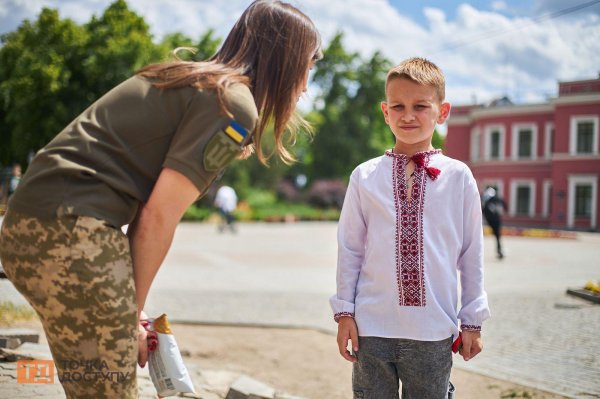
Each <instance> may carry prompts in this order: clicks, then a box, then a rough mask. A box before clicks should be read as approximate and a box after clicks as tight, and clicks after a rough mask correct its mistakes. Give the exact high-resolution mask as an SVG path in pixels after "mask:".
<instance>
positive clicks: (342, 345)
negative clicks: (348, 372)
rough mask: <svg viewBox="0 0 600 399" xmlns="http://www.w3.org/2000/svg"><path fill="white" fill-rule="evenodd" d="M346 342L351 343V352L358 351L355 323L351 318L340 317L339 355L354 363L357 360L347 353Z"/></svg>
mask: <svg viewBox="0 0 600 399" xmlns="http://www.w3.org/2000/svg"><path fill="white" fill-rule="evenodd" d="M348 340H350V341H351V342H352V350H353V351H354V352H356V351H358V327H356V321H354V319H353V318H352V317H349V316H342V317H340V320H339V322H338V335H337V343H338V348H339V350H340V355H342V357H343V358H344V359H346V360H348V361H349V362H352V363H355V362H357V361H358V359H356V356H355V355H352V354H351V353H350V352H349V351H348Z"/></svg>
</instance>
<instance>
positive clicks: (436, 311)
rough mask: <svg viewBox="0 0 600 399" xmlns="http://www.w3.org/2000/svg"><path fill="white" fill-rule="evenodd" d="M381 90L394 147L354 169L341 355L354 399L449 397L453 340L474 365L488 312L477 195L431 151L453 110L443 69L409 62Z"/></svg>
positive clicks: (334, 302)
mask: <svg viewBox="0 0 600 399" xmlns="http://www.w3.org/2000/svg"><path fill="white" fill-rule="evenodd" d="M385 92H386V101H384V102H382V104H381V109H382V111H383V115H384V118H385V121H386V123H387V124H388V125H389V126H390V129H391V130H392V132H393V134H394V136H395V139H396V143H395V145H394V148H393V149H392V150H388V151H386V152H385V153H384V154H383V155H382V156H379V157H377V158H374V159H371V160H369V161H367V162H365V163H363V164H361V165H359V166H358V167H356V169H354V171H353V172H352V174H351V176H350V182H349V185H348V191H347V193H346V197H345V199H344V204H343V207H342V212H341V215H340V220H339V225H338V264H337V279H336V281H337V292H336V294H335V295H333V296H332V297H331V299H330V303H331V307H332V309H333V313H334V319H335V320H336V321H337V322H338V335H337V343H338V349H339V352H340V354H341V355H342V356H343V358H344V359H346V360H348V361H350V362H353V373H352V389H353V391H354V398H366V397H373V398H378V399H392V398H398V390H399V381H402V398H404V399H445V398H447V397H448V394H449V391H452V390H453V389H452V388H451V386H450V381H449V380H450V371H451V367H452V350H451V347H452V344H453V341H454V339H455V338H457V337H458V335H459V332H460V331H461V330H462V342H463V346H462V348H461V349H460V354H461V355H462V357H463V358H464V360H470V359H472V358H473V357H474V356H476V355H477V354H478V353H479V352H480V351H481V350H482V347H483V345H482V340H481V332H480V331H481V326H482V324H483V322H484V321H485V320H486V319H487V318H488V317H489V315H490V313H489V309H488V301H487V295H486V293H485V291H484V288H483V231H482V224H481V205H480V200H479V191H478V190H477V184H476V182H475V179H474V178H473V175H472V174H471V172H470V170H469V168H468V167H467V166H466V165H465V164H464V163H462V162H460V161H457V160H454V159H451V158H448V157H446V156H445V155H443V154H442V153H441V151H440V150H435V149H434V148H433V147H432V145H431V139H432V136H433V132H434V129H435V126H436V123H443V122H444V121H445V120H446V118H447V117H448V113H449V112H450V104H449V103H447V102H444V76H443V74H442V72H441V71H440V70H439V69H438V67H437V66H436V65H434V64H433V63H431V62H429V61H427V60H425V59H422V58H411V59H408V60H405V61H404V62H402V63H401V64H400V65H398V66H396V67H394V68H392V69H391V70H390V71H389V73H388V75H387V80H386V91H385ZM459 275H460V282H461V308H460V310H459V312H458V314H457V311H456V310H457V307H458V297H457V296H458V287H457V285H458V278H459ZM458 320H460V327H459V321H458ZM349 341H350V343H351V351H349V350H348V349H347V347H348V342H349Z"/></svg>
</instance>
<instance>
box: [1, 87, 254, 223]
mask: <svg viewBox="0 0 600 399" xmlns="http://www.w3.org/2000/svg"><path fill="white" fill-rule="evenodd" d="M225 100H226V101H225V103H226V105H227V109H228V110H229V112H230V113H231V114H232V115H233V119H231V118H229V117H228V116H227V115H225V114H224V113H223V112H222V111H221V109H220V107H219V104H218V102H217V97H216V94H215V92H214V91H212V90H199V89H196V88H193V87H190V86H186V87H182V88H173V89H162V90H161V89H157V88H156V87H154V86H153V85H152V84H151V82H150V81H149V80H147V79H145V78H142V77H139V76H134V77H132V78H130V79H128V80H126V81H125V82H123V83H121V84H120V85H119V86H117V87H115V88H114V89H112V90H111V91H109V92H108V93H106V94H105V95H104V96H102V97H101V98H100V99H98V101H96V102H95V103H94V104H92V105H91V106H90V107H89V108H88V109H86V110H85V111H84V112H83V113H82V114H81V115H79V116H78V117H77V118H76V119H75V120H74V121H73V122H71V123H70V124H69V125H68V126H67V127H66V128H65V129H64V130H63V131H62V132H60V133H59V134H58V135H57V136H56V137H55V138H54V139H53V140H52V141H51V142H50V143H49V144H48V145H46V147H44V148H43V149H41V150H40V151H39V152H38V153H37V154H36V156H35V158H34V159H33V161H32V162H31V164H30V165H29V167H28V169H27V172H26V173H25V176H24V177H23V180H22V181H21V183H20V184H19V187H18V189H17V191H16V192H15V193H14V194H13V195H12V197H11V200H10V203H9V208H11V209H15V210H17V211H19V212H23V213H26V214H29V215H32V216H37V217H41V218H51V217H54V216H56V215H57V214H74V215H81V216H92V217H96V218H99V219H102V220H105V221H107V222H108V223H109V224H111V225H113V226H116V227H119V226H122V225H125V224H127V223H130V222H131V221H132V220H133V218H134V217H135V215H136V213H137V209H138V205H139V204H140V202H145V201H147V200H148V197H149V196H150V193H151V191H152V188H153V187H154V184H155V183H156V180H157V179H158V175H159V174H160V172H161V170H162V168H165V167H166V168H171V169H174V170H176V171H178V172H180V173H181V174H183V175H184V176H186V177H187V178H188V179H190V181H192V182H193V184H194V185H195V186H196V187H197V188H198V190H199V191H200V192H201V193H204V192H206V190H207V188H208V187H209V186H210V184H211V183H212V182H213V181H214V180H215V178H216V177H217V176H218V175H219V173H220V172H221V170H222V169H223V168H224V166H226V164H228V163H229V162H230V161H231V160H232V159H233V158H234V157H235V156H237V155H239V153H240V151H241V149H242V147H243V146H244V145H246V144H247V143H248V142H249V141H250V137H251V134H252V131H253V130H254V127H255V124H256V120H257V119H258V112H257V109H256V105H255V103H254V99H253V97H252V94H251V92H250V89H249V88H248V87H247V86H245V85H243V84H233V85H231V86H230V87H229V88H228V89H227V90H226V91H225ZM173 195H177V193H173Z"/></svg>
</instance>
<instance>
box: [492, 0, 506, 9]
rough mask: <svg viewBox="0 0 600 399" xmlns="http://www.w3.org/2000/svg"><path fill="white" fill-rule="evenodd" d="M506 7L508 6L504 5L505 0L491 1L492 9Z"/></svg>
mask: <svg viewBox="0 0 600 399" xmlns="http://www.w3.org/2000/svg"><path fill="white" fill-rule="evenodd" d="M506 9H508V6H507V5H506V2H505V1H502V0H499V1H492V10H494V11H505V10H506Z"/></svg>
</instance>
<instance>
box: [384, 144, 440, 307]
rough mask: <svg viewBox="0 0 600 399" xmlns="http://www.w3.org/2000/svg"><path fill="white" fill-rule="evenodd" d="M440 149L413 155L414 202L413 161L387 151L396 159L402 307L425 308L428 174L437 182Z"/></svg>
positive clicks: (395, 183)
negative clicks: (410, 172) (434, 160)
mask: <svg viewBox="0 0 600 399" xmlns="http://www.w3.org/2000/svg"><path fill="white" fill-rule="evenodd" d="M440 152H441V151H440V150H433V151H427V152H419V153H417V154H415V155H413V157H412V160H413V161H414V162H415V171H414V179H413V185H412V192H411V197H410V200H409V198H408V186H407V185H406V181H405V175H406V165H407V164H408V162H409V158H408V157H407V156H406V155H403V154H394V153H393V152H391V151H386V155H388V156H391V157H392V158H393V171H392V179H393V189H394V204H395V208H396V280H397V283H398V290H399V303H400V306H425V305H426V295H425V271H424V269H423V205H424V202H425V188H426V185H427V178H426V176H425V175H426V174H427V175H428V176H429V177H430V178H431V179H432V180H435V179H436V178H437V177H438V176H439V174H440V172H441V171H440V170H439V169H437V168H433V167H429V166H428V164H429V158H430V156H431V155H433V154H438V153H440Z"/></svg>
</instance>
